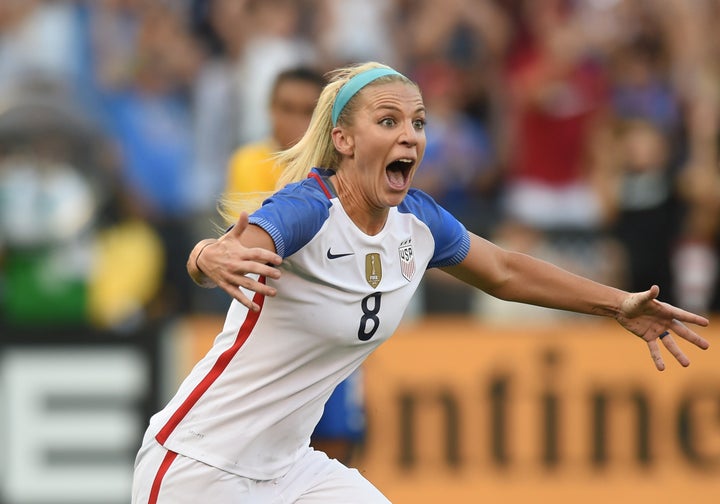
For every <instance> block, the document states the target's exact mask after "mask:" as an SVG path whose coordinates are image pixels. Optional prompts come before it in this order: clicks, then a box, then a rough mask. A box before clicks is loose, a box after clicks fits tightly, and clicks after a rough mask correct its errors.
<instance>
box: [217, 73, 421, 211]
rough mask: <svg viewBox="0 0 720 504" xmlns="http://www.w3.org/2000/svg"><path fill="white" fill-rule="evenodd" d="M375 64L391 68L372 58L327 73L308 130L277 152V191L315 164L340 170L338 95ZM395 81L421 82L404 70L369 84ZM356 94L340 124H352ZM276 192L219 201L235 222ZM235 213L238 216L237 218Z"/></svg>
mask: <svg viewBox="0 0 720 504" xmlns="http://www.w3.org/2000/svg"><path fill="white" fill-rule="evenodd" d="M373 68H388V69H389V68H390V67H388V66H387V65H383V64H381V63H377V62H374V61H370V62H367V63H361V64H355V65H349V66H346V67H342V68H339V69H336V70H333V71H331V72H329V73H328V74H327V75H328V81H329V82H328V84H327V85H326V86H325V87H324V88H323V90H322V92H321V93H320V97H319V98H318V102H317V105H316V106H315V110H314V111H313V115H312V118H311V119H310V124H309V126H308V129H307V130H306V131H305V134H304V135H303V137H302V138H301V139H300V140H299V141H298V142H297V143H296V144H295V145H293V146H292V147H290V148H289V149H286V150H284V151H280V152H277V153H276V154H274V156H273V157H274V159H275V163H276V165H279V166H284V168H283V170H282V173H281V174H280V177H279V178H278V181H277V184H276V185H275V191H279V190H280V189H282V188H283V187H285V186H286V185H288V184H292V183H294V182H299V181H301V180H304V179H305V178H307V175H308V173H309V171H310V169H311V168H314V167H317V168H325V169H328V170H337V168H338V167H339V166H340V159H341V157H340V153H339V152H337V150H335V144H334V143H333V140H332V130H333V127H334V126H333V123H332V109H333V104H334V103H335V98H336V96H337V94H338V92H339V91H340V89H341V88H342V87H343V86H344V85H345V84H346V83H347V82H348V81H349V80H350V79H352V78H353V77H354V76H356V75H358V74H360V73H363V72H366V71H368V70H371V69H373ZM393 81H400V82H404V83H406V84H411V85H413V86H417V84H415V83H414V82H413V81H411V80H410V79H408V78H407V77H405V76H403V75H401V74H392V75H386V76H383V77H379V78H377V79H376V80H374V81H372V82H370V83H369V84H368V86H372V85H374V84H385V83H388V82H393ZM358 94H359V93H358ZM356 97H357V94H356V95H355V96H354V97H353V98H351V99H350V100H349V101H348V102H347V104H346V105H345V107H344V108H343V110H342V111H341V112H340V115H339V116H338V121H337V122H338V124H339V125H345V126H349V125H351V124H352V117H353V115H354V113H355V111H356V107H357V100H356V99H355V98H356ZM272 194H273V193H272V192H269V193H247V194H243V195H242V197H241V198H237V199H235V198H233V200H232V201H230V200H229V199H228V198H227V197H225V198H223V199H222V200H221V202H220V204H219V205H218V211H219V212H220V214H221V215H222V216H223V217H224V218H225V219H226V220H228V218H230V220H229V221H228V222H234V221H235V220H236V219H237V215H239V214H240V212H242V211H245V212H248V213H250V212H252V211H253V210H256V209H257V208H259V207H260V205H261V204H262V202H263V201H264V200H265V199H266V198H267V197H269V196H271V195H272ZM233 215H234V216H235V217H234V218H233Z"/></svg>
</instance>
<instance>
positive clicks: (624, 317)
mask: <svg viewBox="0 0 720 504" xmlns="http://www.w3.org/2000/svg"><path fill="white" fill-rule="evenodd" d="M659 293H660V288H659V287H658V286H657V285H653V286H652V287H651V288H650V289H649V290H646V291H645V292H635V293H632V294H629V295H628V296H627V297H626V298H625V300H624V301H623V302H622V304H621V305H620V311H619V313H618V314H617V315H616V317H615V318H616V320H617V321H618V323H619V324H620V325H622V326H623V327H624V328H625V329H627V330H628V331H630V332H631V333H633V334H635V335H636V336H639V337H640V338H642V339H644V340H645V341H646V342H647V345H648V348H649V349H650V356H651V357H652V359H653V362H655V367H656V368H657V369H658V371H662V370H664V369H665V362H664V361H663V358H662V354H661V353H660V345H659V344H658V341H661V342H662V344H663V345H664V346H665V348H666V349H667V350H668V352H670V353H671V354H672V355H673V357H675V359H677V361H678V362H679V363H680V364H681V365H682V366H684V367H686V366H689V365H690V359H688V358H687V356H685V354H684V353H683V351H682V350H681V349H680V347H679V346H678V345H677V343H676V342H675V340H674V339H673V337H672V334H670V333H669V331H672V332H674V333H675V334H676V335H678V336H679V337H681V338H683V339H685V340H687V341H689V342H690V343H692V344H693V345H695V346H697V347H699V348H702V349H703V350H706V349H708V348H709V347H710V343H709V342H708V341H707V340H706V339H705V338H703V337H701V336H700V335H698V334H696V333H695V332H694V331H692V330H691V329H689V328H688V327H687V326H685V324H684V323H690V324H695V325H699V326H702V327H705V326H707V325H708V320H707V319H706V318H705V317H701V316H700V315H696V314H694V313H691V312H688V311H685V310H681V309H680V308H677V307H675V306H672V305H670V304H667V303H663V302H662V301H658V300H657V296H658V294H659Z"/></svg>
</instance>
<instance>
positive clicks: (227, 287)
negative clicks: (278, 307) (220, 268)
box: [219, 282, 260, 312]
mask: <svg viewBox="0 0 720 504" xmlns="http://www.w3.org/2000/svg"><path fill="white" fill-rule="evenodd" d="M219 287H220V288H221V289H222V290H224V291H225V292H227V293H228V294H230V296H231V297H232V298H233V299H235V300H236V301H237V302H239V303H240V304H241V305H243V306H244V307H246V308H247V309H249V310H252V311H255V312H256V311H258V310H260V306H258V304H257V303H254V302H253V301H252V300H251V299H250V298H248V297H247V296H246V295H245V294H244V293H243V291H242V290H240V289H239V288H238V287H237V286H235V285H231V284H229V283H225V282H223V283H222V284H221V285H220V286H219Z"/></svg>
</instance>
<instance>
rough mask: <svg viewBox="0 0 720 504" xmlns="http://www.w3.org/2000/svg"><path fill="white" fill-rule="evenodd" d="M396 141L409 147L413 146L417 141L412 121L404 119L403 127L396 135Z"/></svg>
mask: <svg viewBox="0 0 720 504" xmlns="http://www.w3.org/2000/svg"><path fill="white" fill-rule="evenodd" d="M398 141H399V142H400V143H401V144H403V145H407V146H409V147H414V146H415V145H417V143H418V131H417V130H416V129H415V126H414V125H413V122H412V121H404V122H403V128H402V131H401V133H400V136H399V137H398Z"/></svg>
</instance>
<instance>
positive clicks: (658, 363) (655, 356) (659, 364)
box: [647, 337, 667, 371]
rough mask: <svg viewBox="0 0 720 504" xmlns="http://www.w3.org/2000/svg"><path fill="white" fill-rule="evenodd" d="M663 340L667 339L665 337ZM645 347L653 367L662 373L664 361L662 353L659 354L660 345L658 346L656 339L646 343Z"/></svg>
mask: <svg viewBox="0 0 720 504" xmlns="http://www.w3.org/2000/svg"><path fill="white" fill-rule="evenodd" d="M663 339H667V337H666V338H663ZM647 345H648V348H649V349H650V357H652V360H653V362H654V363H655V367H656V368H657V370H658V371H664V370H665V361H664V360H663V358H662V353H660V345H658V342H657V339H654V340H652V341H648V342H647Z"/></svg>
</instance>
